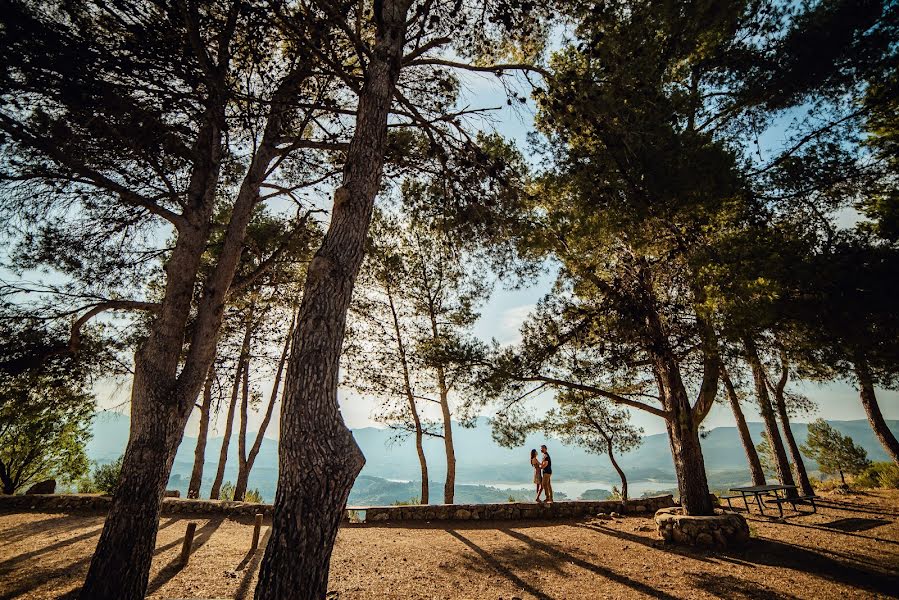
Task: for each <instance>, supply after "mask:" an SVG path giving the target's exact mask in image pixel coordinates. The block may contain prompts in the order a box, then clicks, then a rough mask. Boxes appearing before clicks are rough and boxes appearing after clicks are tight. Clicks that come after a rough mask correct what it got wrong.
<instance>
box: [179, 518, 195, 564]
mask: <svg viewBox="0 0 899 600" xmlns="http://www.w3.org/2000/svg"><path fill="white" fill-rule="evenodd" d="M196 532H197V524H196V523H195V522H193V521H191V522H190V523H188V524H187V531H185V532H184V545H182V546H181V566H182V567H186V566H187V561H189V560H190V547H191V546H193V543H194V533H196Z"/></svg>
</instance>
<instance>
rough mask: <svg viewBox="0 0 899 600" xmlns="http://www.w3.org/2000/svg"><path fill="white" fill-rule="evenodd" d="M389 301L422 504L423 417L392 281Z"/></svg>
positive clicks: (426, 492) (426, 496)
mask: <svg viewBox="0 0 899 600" xmlns="http://www.w3.org/2000/svg"><path fill="white" fill-rule="evenodd" d="M386 287H387V302H388V304H389V305H390V315H391V317H392V318H393V331H394V334H395V335H396V347H397V353H398V354H399V357H400V364H401V365H402V367H403V390H404V391H405V393H406V402H407V403H408V404H409V414H410V415H411V416H412V423H413V425H414V426H415V451H416V452H417V453H418V465H419V468H420V469H421V496H420V500H419V502H420V503H421V504H428V503H430V488H429V486H428V484H429V481H428V459H427V457H426V456H425V449H424V443H423V440H424V430H423V428H422V426H421V417H419V415H418V405H417V403H416V402H415V394H413V393H412V380H411V377H410V376H409V360H408V359H407V357H406V345H405V344H404V343H403V332H402V329H401V328H400V320H399V316H398V315H397V312H396V306H395V305H394V302H393V290H392V288H391V286H390V283H389V282H388V284H387V286H386Z"/></svg>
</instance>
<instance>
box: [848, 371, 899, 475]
mask: <svg viewBox="0 0 899 600" xmlns="http://www.w3.org/2000/svg"><path fill="white" fill-rule="evenodd" d="M854 364H855V375H856V377H858V387H859V397H860V398H861V401H862V406H864V407H865V412H866V413H867V414H868V422H869V423H870V424H871V429H873V430H874V435H876V436H877V439H878V440H880V445H881V446H883V449H884V450H886V452H887V454H888V455H889V456H890V458H891V459H892V461H893V462H894V463H896V464H897V465H899V441H897V440H896V436H894V435H893V432H892V431H890V428H889V426H888V425H887V422H886V421H885V420H884V418H883V413H881V412H880V405H879V404H878V403H877V395H876V394H875V393H874V380H873V377H872V376H871V369H870V367H869V366H868V363H867V361H866V360H865V359H864V357H858V358H856V360H855V363H854Z"/></svg>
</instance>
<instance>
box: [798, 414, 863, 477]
mask: <svg viewBox="0 0 899 600" xmlns="http://www.w3.org/2000/svg"><path fill="white" fill-rule="evenodd" d="M802 451H803V452H804V453H805V454H806V455H807V456H808V457H809V458H811V459H813V460H814V461H815V462H817V463H818V468H819V469H821V472H822V473H824V474H826V475H836V474H837V473H839V475H840V481H842V482H843V485H846V476H845V474H846V473H849V474H850V475H858V474H859V473H861V472H862V471H864V470H865V469H866V468H867V467H868V465H870V464H871V461H870V460H868V452H867V451H866V450H865V449H864V448H862V447H861V446H859V445H857V444H856V443H855V442H853V441H852V438H851V437H849V436H848V435H843V434H842V433H840V432H839V431H837V430H836V429H834V428H833V427H831V426H830V425H829V424H828V423H827V421H825V420H824V419H818V420H817V421H815V422H813V423H810V424H809V426H808V438H807V439H806V441H805V443H804V444H802Z"/></svg>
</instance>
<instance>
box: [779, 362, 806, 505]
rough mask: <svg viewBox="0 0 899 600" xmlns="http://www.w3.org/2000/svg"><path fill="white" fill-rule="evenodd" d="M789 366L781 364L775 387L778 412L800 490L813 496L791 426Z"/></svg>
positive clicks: (784, 363) (804, 494) (803, 493)
mask: <svg viewBox="0 0 899 600" xmlns="http://www.w3.org/2000/svg"><path fill="white" fill-rule="evenodd" d="M789 375H790V373H789V368H788V366H787V363H786V362H783V363H782V365H781V377H780V380H779V381H778V382H777V386H776V387H775V388H774V402H775V404H776V405H777V414H778V416H779V417H780V426H781V429H783V434H784V440H786V442H787V449H788V450H789V451H790V458H792V459H793V468H794V470H795V475H796V479H797V480H798V482H799V491H800V492H801V493H802V495H803V496H812V495H814V493H815V490H814V488H812V482H811V481H809V478H808V472H807V471H806V469H805V461H803V460H802V454H801V453H800V452H799V444H797V443H796V438H795V437H794V436H793V430H792V428H790V414H789V412H788V411H787V401H786V396H785V394H784V390H785V388H786V385H787V379H788V378H789Z"/></svg>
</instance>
